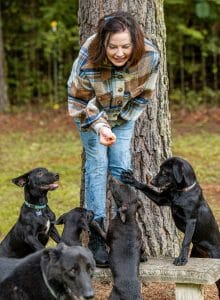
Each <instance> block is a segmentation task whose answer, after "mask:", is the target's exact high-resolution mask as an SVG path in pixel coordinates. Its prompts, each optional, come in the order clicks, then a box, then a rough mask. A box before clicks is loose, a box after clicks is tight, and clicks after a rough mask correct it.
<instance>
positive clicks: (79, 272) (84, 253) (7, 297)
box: [0, 243, 95, 300]
mask: <svg viewBox="0 0 220 300" xmlns="http://www.w3.org/2000/svg"><path fill="white" fill-rule="evenodd" d="M2 259H5V258H0V265H1V260H2ZM7 259H8V261H9V265H10V262H11V261H13V260H15V261H19V262H18V263H16V265H15V267H14V269H13V270H12V271H11V272H10V274H9V275H8V276H7V277H6V278H5V279H4V280H3V281H2V282H1V283H0V299H1V300H30V299H32V300H54V299H58V300H73V299H76V300H77V299H81V298H83V299H91V298H93V297H94V291H93V289H92V286H91V277H92V275H93V272H94V268H95V261H94V259H93V256H92V253H91V252H90V250H88V249H86V248H84V247H81V246H73V247H69V246H66V245H64V244H62V243H60V244H59V245H58V246H56V247H55V248H47V249H44V250H40V251H37V252H35V253H33V254H30V255H28V256H26V257H25V258H21V259H19V260H18V259H13V258H7Z"/></svg>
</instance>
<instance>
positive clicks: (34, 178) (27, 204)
mask: <svg viewBox="0 0 220 300" xmlns="http://www.w3.org/2000/svg"><path fill="white" fill-rule="evenodd" d="M58 180H59V175H58V174H57V173H52V172H49V171H48V170H47V169H45V168H36V169H33V170H32V171H30V172H28V173H25V174H23V175H21V176H19V177H17V178H14V179H12V182H13V183H15V184H16V185H18V186H20V187H24V199H25V201H24V204H23V205H22V207H21V210H20V215H19V218H18V220H17V222H16V224H15V225H14V226H13V227H12V229H11V230H10V231H9V233H8V234H7V235H6V237H5V238H4V239H3V240H2V242H1V243H0V256H6V257H17V258H21V257H24V256H26V255H28V254H30V253H33V252H35V251H37V250H40V249H42V248H44V247H45V245H46V244H47V242H48V239H49V237H51V238H52V239H53V240H54V241H55V242H57V243H58V242H59V241H60V237H59V233H58V231H57V230H56V228H55V226H54V222H55V214H54V213H53V212H52V211H51V209H50V208H49V206H48V199H47V193H48V191H53V190H55V189H56V188H57V187H58V183H57V181H58Z"/></svg>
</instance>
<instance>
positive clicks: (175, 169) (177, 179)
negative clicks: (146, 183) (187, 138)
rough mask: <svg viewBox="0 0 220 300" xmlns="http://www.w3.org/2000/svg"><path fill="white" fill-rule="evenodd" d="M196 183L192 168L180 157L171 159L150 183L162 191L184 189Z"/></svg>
mask: <svg viewBox="0 0 220 300" xmlns="http://www.w3.org/2000/svg"><path fill="white" fill-rule="evenodd" d="M195 181H196V175H195V172H194V170H193V168H192V166H191V165H190V164H189V163H188V162H187V161H186V160H184V159H182V158H180V157H171V158H168V159H167V160H165V161H164V162H163V163H162V165H161V166H160V171H159V173H158V174H157V175H156V176H155V177H154V178H153V180H152V181H151V182H150V183H151V184H152V185H153V186H155V187H157V188H160V189H161V190H167V189H173V188H174V189H175V188H177V189H183V188H186V187H188V186H190V185H192V184H193V183H194V182H195Z"/></svg>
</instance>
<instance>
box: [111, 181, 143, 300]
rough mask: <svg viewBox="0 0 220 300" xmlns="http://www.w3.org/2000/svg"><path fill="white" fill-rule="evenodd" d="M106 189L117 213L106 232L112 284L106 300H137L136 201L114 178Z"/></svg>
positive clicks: (138, 235)
mask: <svg viewBox="0 0 220 300" xmlns="http://www.w3.org/2000/svg"><path fill="white" fill-rule="evenodd" d="M110 188H111V192H112V196H113V198H114V200H115V203H116V205H117V208H118V212H117V215H116V217H115V219H114V220H112V222H111V223H110V225H109V229H108V233H107V244H108V246H109V248H110V252H109V266H110V269H111V272H112V276H113V282H114V283H113V289H112V291H111V294H110V297H109V299H110V300H134V299H135V300H140V299H142V297H141V291H140V282H139V279H138V272H139V263H140V253H141V247H142V239H141V231H140V228H139V226H138V223H137V221H136V212H137V210H138V208H139V207H140V202H139V200H138V199H137V196H136V193H135V190H134V189H132V188H130V187H129V186H128V185H124V184H123V183H121V182H120V181H118V180H116V179H114V178H111V180H110Z"/></svg>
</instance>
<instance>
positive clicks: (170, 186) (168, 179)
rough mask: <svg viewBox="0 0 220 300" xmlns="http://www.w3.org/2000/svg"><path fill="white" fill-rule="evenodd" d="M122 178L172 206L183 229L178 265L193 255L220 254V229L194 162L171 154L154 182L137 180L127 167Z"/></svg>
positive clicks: (177, 259)
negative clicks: (205, 196) (157, 189)
mask: <svg viewBox="0 0 220 300" xmlns="http://www.w3.org/2000/svg"><path fill="white" fill-rule="evenodd" d="M122 180H123V181H124V182H126V183H129V184H131V185H133V186H134V187H136V188H137V189H139V190H141V191H142V192H143V193H144V194H145V195H147V196H148V197H149V198H150V199H151V200H152V201H154V202H155V203H156V204H157V205H159V206H170V207H171V211H172V216H173V219H174V222H175V224H176V226H177V228H178V229H179V230H180V231H182V232H184V233H185V235H184V239H183V243H182V249H181V252H180V255H179V257H177V258H176V259H175V260H174V264H175V265H184V264H186V263H187V260H188V254H189V249H190V243H191V242H192V243H193V248H192V252H191V256H193V257H212V258H220V232H219V229H218V225H217V222H216V220H215V218H214V216H213V213H212V211H211V209H210V207H209V206H208V204H207V202H206V201H205V199H204V197H203V193H202V189H201V187H200V185H199V184H198V181H197V179H196V175H195V172H194V170H193V168H192V166H191V165H190V164H189V163H188V162H187V161H186V160H184V159H182V158H179V157H172V158H169V159H167V160H166V161H165V162H164V163H163V164H162V165H161V166H160V171H159V173H158V174H157V175H156V176H155V178H154V179H153V180H152V181H151V183H150V184H151V185H153V186H154V187H156V188H159V189H160V191H156V190H154V189H152V188H151V187H150V186H149V185H146V184H142V183H140V182H138V181H137V180H136V179H135V178H134V177H133V174H132V172H130V171H125V172H123V174H122Z"/></svg>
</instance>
